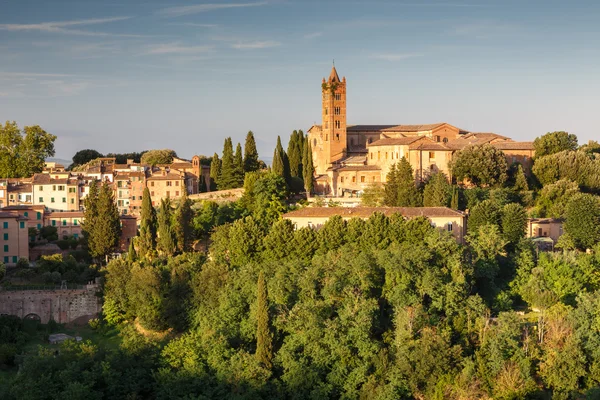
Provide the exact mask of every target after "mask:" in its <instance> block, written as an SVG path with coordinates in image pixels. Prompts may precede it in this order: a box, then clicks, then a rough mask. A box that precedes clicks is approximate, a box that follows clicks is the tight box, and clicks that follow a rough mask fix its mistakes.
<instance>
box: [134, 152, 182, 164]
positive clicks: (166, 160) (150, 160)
mask: <svg viewBox="0 0 600 400" xmlns="http://www.w3.org/2000/svg"><path fill="white" fill-rule="evenodd" d="M173 157H177V153H175V151H174V150H170V149H162V150H149V151H147V152H145V153H144V154H143V155H142V158H141V159H140V162H141V163H142V164H147V165H152V166H154V165H158V164H171V163H172V162H173Z"/></svg>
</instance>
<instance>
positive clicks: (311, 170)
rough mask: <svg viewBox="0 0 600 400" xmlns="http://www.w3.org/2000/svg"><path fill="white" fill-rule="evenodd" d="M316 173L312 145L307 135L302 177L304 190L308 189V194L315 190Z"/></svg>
mask: <svg viewBox="0 0 600 400" xmlns="http://www.w3.org/2000/svg"><path fill="white" fill-rule="evenodd" d="M314 175H315V167H314V165H313V157H312V147H311V144H310V141H309V140H308V136H306V139H305V142H304V146H303V154H302V177H303V178H304V190H306V193H307V194H308V195H310V194H311V193H312V192H313V190H314V182H313V178H314Z"/></svg>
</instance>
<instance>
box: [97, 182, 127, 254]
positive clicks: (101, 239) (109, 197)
mask: <svg viewBox="0 0 600 400" xmlns="http://www.w3.org/2000/svg"><path fill="white" fill-rule="evenodd" d="M97 204H98V214H97V219H96V221H95V222H96V223H95V227H94V229H93V230H92V232H93V236H94V240H93V241H92V246H90V248H89V250H90V255H91V256H92V257H102V258H104V257H106V255H108V254H109V253H110V252H112V251H113V250H114V249H115V248H116V247H117V245H118V244H119V238H120V236H121V221H120V219H119V210H118V208H117V205H116V203H115V198H114V195H113V190H112V187H111V186H109V184H108V183H107V182H105V183H104V184H103V185H102V187H101V188H100V193H99V194H98V203H97Z"/></svg>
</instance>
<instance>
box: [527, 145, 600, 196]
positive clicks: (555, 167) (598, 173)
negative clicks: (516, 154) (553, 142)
mask: <svg viewBox="0 0 600 400" xmlns="http://www.w3.org/2000/svg"><path fill="white" fill-rule="evenodd" d="M532 171H533V173H534V175H535V176H536V177H537V179H538V180H539V181H540V182H541V183H542V185H544V186H545V185H549V184H552V183H555V182H556V181H558V180H561V179H567V180H570V181H573V182H577V184H578V185H579V186H582V187H586V188H589V189H600V161H599V160H596V159H592V158H591V157H590V156H589V155H588V154H586V153H584V152H583V151H561V152H560V153H554V154H551V155H548V156H544V157H540V158H537V159H536V160H535V164H533V168H532Z"/></svg>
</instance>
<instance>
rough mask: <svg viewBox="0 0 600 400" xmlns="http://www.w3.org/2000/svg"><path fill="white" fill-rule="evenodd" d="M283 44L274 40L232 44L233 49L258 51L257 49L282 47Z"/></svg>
mask: <svg viewBox="0 0 600 400" xmlns="http://www.w3.org/2000/svg"><path fill="white" fill-rule="evenodd" d="M280 45H281V43H279V42H276V41H274V40H265V41H257V42H239V43H235V44H232V45H231V47H232V48H234V49H238V50H256V49H267V48H269V47H277V46H280Z"/></svg>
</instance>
